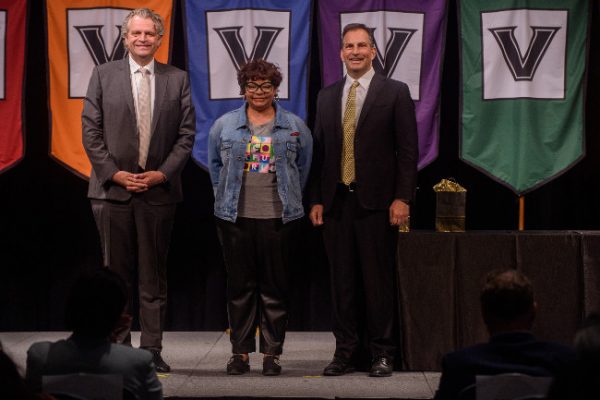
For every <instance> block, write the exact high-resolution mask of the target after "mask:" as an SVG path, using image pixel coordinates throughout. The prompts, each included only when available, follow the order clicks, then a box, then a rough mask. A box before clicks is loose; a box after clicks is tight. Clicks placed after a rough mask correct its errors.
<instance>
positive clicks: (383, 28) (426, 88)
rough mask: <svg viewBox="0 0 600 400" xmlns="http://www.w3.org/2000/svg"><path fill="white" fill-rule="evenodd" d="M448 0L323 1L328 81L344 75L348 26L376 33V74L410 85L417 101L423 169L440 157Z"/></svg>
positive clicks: (324, 62)
mask: <svg viewBox="0 0 600 400" xmlns="http://www.w3.org/2000/svg"><path fill="white" fill-rule="evenodd" d="M446 18H447V1H446V0H396V1H390V0H327V1H321V2H319V25H320V32H321V38H320V40H321V47H322V49H323V50H322V69H323V83H324V86H328V85H330V84H332V83H333V82H335V81H337V80H339V79H341V78H342V76H343V75H344V73H345V72H344V67H343V64H342V62H341V60H340V48H341V33H342V30H343V28H344V26H345V25H347V24H350V23H362V24H365V25H366V26H368V27H369V28H370V29H372V31H373V36H374V37H375V46H376V48H377V57H376V58H375V60H373V67H374V68H375V71H376V72H377V73H380V74H383V75H386V76H387V77H389V78H392V79H396V80H399V81H402V82H404V83H406V84H407V85H408V87H409V89H410V94H411V97H412V99H413V101H414V102H415V111H416V114H417V128H418V131H419V164H418V166H419V169H421V168H423V167H425V166H426V165H428V164H429V163H431V162H432V161H433V160H435V159H436V157H437V155H438V144H439V131H440V82H441V71H442V58H443V57H442V56H443V53H444V43H445V36H446Z"/></svg>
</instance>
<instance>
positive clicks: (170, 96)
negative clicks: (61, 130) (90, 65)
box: [82, 57, 195, 204]
mask: <svg viewBox="0 0 600 400" xmlns="http://www.w3.org/2000/svg"><path fill="white" fill-rule="evenodd" d="M82 125H83V146H84V148H85V150H86V152H87V155H88V157H89V158H90V161H91V163H92V174H91V177H90V185H89V189H88V197H90V198H92V199H103V200H118V201H126V200H128V199H129V198H130V197H131V193H130V192H128V191H127V190H125V188H123V187H122V186H120V185H117V184H115V183H114V182H112V181H111V178H112V176H113V175H114V174H115V173H116V172H118V171H120V170H123V171H129V172H135V171H136V170H137V169H138V166H137V163H138V143H139V139H138V133H137V122H136V113H135V106H134V102H133V94H132V91H131V77H130V68H129V57H126V58H124V59H122V60H118V61H112V62H108V63H106V64H102V65H99V66H97V67H96V68H94V71H93V73H92V77H91V79H90V83H89V86H88V91H87V94H86V97H85V101H84V105H83V113H82ZM151 129H152V139H151V141H150V148H149V150H148V160H147V162H146V170H148V171H150V170H158V171H160V172H162V173H163V174H165V176H166V177H167V182H166V183H164V184H161V185H157V186H154V187H152V188H151V189H150V190H148V191H147V192H145V193H143V196H144V199H145V200H146V201H147V202H149V203H150V204H169V203H175V202H178V201H181V200H182V198H183V196H182V191H181V178H180V175H181V170H182V169H183V167H184V165H185V162H186V161H187V159H188V157H189V155H190V152H191V151H192V145H193V142H194V134H195V115H194V107H193V105H192V99H191V95H190V85H189V80H188V77H187V73H186V72H184V71H181V70H180V69H178V68H175V67H173V66H170V65H166V64H161V63H159V62H156V61H155V99H154V112H153V117H152V125H151Z"/></svg>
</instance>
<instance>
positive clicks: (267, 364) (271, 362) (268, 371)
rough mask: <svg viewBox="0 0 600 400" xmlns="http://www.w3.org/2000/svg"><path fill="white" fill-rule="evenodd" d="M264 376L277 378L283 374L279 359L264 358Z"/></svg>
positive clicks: (272, 357) (273, 357)
mask: <svg viewBox="0 0 600 400" xmlns="http://www.w3.org/2000/svg"><path fill="white" fill-rule="evenodd" d="M262 374H263V375H264V376H277V375H279V374H281V365H280V364H279V357H278V356H272V355H266V356H265V357H264V358H263V370H262Z"/></svg>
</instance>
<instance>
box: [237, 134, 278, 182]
mask: <svg viewBox="0 0 600 400" xmlns="http://www.w3.org/2000/svg"><path fill="white" fill-rule="evenodd" d="M244 172H258V173H259V174H267V173H275V157H273V145H272V144H271V136H255V135H253V136H252V138H250V141H249V142H248V147H246V160H245V162H244Z"/></svg>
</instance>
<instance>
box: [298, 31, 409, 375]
mask: <svg viewBox="0 0 600 400" xmlns="http://www.w3.org/2000/svg"><path fill="white" fill-rule="evenodd" d="M375 55H376V49H375V46H374V40H373V37H372V33H371V31H370V30H369V29H368V28H367V27H366V26H365V25H363V24H350V25H347V26H346V27H344V29H343V35H342V48H341V50H340V57H341V59H342V61H343V62H344V64H345V66H346V71H347V75H346V77H345V79H342V80H341V81H339V82H336V83H334V84H333V85H331V86H329V87H326V88H324V89H323V90H321V92H320V93H319V97H318V102H317V116H316V125H315V132H314V143H315V145H314V148H315V151H314V157H313V167H312V171H311V178H310V183H309V185H310V186H309V201H310V205H311V211H310V219H311V221H312V223H313V225H315V226H319V225H323V238H324V243H325V250H326V252H327V257H328V259H329V265H330V269H331V291H332V304H333V318H334V320H333V333H334V335H335V338H336V350H335V354H334V358H333V361H332V362H331V363H330V364H329V365H328V366H327V367H326V368H325V370H324V372H323V373H324V375H334V376H335V375H343V374H345V373H347V372H351V371H353V370H354V367H355V365H354V363H355V361H356V356H357V353H358V350H359V347H360V339H359V338H360V334H359V330H360V329H361V328H362V327H361V326H360V325H361V321H362V320H366V322H367V328H368V338H369V343H368V346H369V351H370V353H371V356H372V364H371V370H370V375H371V376H375V377H380V376H390V375H391V374H392V367H393V365H392V364H393V355H394V352H395V343H394V342H395V341H394V338H393V321H394V301H395V298H396V296H395V294H394V279H395V278H394V264H395V263H394V258H395V256H394V252H395V249H396V235H397V231H398V225H401V224H405V223H407V220H408V218H409V204H410V202H411V201H412V199H413V196H414V191H415V182H416V175H417V158H418V148H417V128H416V120H415V110H414V104H413V102H412V99H411V97H410V93H409V90H408V87H407V85H406V84H404V83H402V82H398V81H395V80H392V79H388V78H386V77H384V76H381V75H379V74H376V73H375V72H374V70H373V66H372V61H373V59H374V58H375ZM360 292H364V298H363V297H362V296H359V295H357V293H360ZM363 303H364V304H363Z"/></svg>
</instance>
